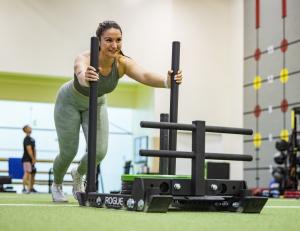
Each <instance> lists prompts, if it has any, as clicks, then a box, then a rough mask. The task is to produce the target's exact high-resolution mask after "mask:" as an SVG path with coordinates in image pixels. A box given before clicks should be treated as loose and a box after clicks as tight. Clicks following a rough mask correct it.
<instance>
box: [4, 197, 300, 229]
mask: <svg viewBox="0 0 300 231" xmlns="http://www.w3.org/2000/svg"><path fill="white" fill-rule="evenodd" d="M69 199H70V202H69V203H67V204H54V203H52V202H51V197H50V195H48V194H29V195H20V194H4V193H1V194H0V230H1V231H19V230H20V231H21V230H22V231H27V230H28V231H35V230H38V231H48V230H49V231H50V230H51V231H61V230H68V231H69V230H70V231H76V230H83V231H93V230H99V231H100V230H101V231H102V230H104V231H109V230H118V231H125V230H126V231H127V230H129V231H134V230H139V231H148V230H151V231H164V230H168V231H177V230H178V231H179V230H180V231H182V230H183V231H188V230H195V231H196V230H214V231H219V230H230V231H232V230H239V231H246V230H251V231H258V230H272V231H279V230H280V231H282V230H287V231H293V230H299V229H300V200H294V199H270V200H269V201H268V203H267V205H266V207H265V208H264V209H263V210H262V212H261V213H260V214H245V213H228V212H222V213H220V212H175V211H169V212H168V213H143V212H129V211H125V210H112V209H105V208H101V209H96V208H86V207H79V206H77V203H76V201H75V200H74V199H73V198H72V197H69Z"/></svg>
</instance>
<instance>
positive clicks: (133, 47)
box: [0, 0, 243, 179]
mask: <svg viewBox="0 0 300 231" xmlns="http://www.w3.org/2000/svg"><path fill="white" fill-rule="evenodd" d="M106 19H112V20H116V21H117V22H119V23H120V25H121V27H122V29H123V42H124V43H123V44H124V46H123V47H124V49H123V51H124V53H125V54H126V55H128V56H130V57H131V58H133V59H135V60H136V61H137V62H138V63H139V64H140V65H142V66H144V67H145V68H147V69H149V70H151V71H155V72H158V73H162V74H166V73H167V70H168V69H169V68H170V66H171V43H172V41H173V40H179V41H180V42H181V62H180V63H181V64H180V66H181V69H182V70H183V73H184V83H183V84H182V86H180V90H179V92H180V96H179V97H180V98H179V105H180V106H179V121H180V122H184V123H185V122H187V123H190V122H191V121H192V120H205V121H207V124H208V125H219V126H235V127H240V126H242V112H243V109H242V102H243V100H242V72H243V35H242V34H243V33H242V32H243V23H242V22H243V1H240V0H226V1H224V0H214V1H211V0H185V1H182V0H164V1H161V0H151V1H148V0H123V1H119V0H110V1H104V0H90V1H88V3H85V2H84V1H74V0H53V1H39V0H26V1H24V0H15V1H10V0H2V1H1V7H0V28H1V36H0V50H1V52H0V60H1V62H0V71H1V72H5V73H7V72H8V73H11V72H12V73H22V74H29V75H31V74H33V75H46V76H50V77H51V76H54V77H55V76H56V77H57V76H62V77H65V78H66V79H70V78H72V76H73V60H74V57H75V56H76V54H78V53H79V52H81V51H83V50H86V49H89V41H90V37H91V36H93V35H94V33H95V29H96V27H97V24H98V23H99V22H100V21H103V20H106ZM3 78H6V76H4V77H3ZM3 82H4V81H3ZM124 82H125V83H126V84H127V83H128V85H127V86H129V85H130V84H133V85H134V86H140V85H135V84H136V83H133V82H132V81H130V80H128V79H126V77H125V78H124V80H122V82H121V83H124ZM2 86H3V87H5V85H2ZM45 87H46V86H45ZM125 87H126V86H125ZM13 92H14V93H15V94H19V92H18V91H13ZM53 92H54V91H53ZM129 92H133V93H132V95H131V96H130V97H126V94H127V93H126V88H124V92H121V93H120V94H118V95H117V96H116V98H115V101H114V102H115V104H113V105H114V106H122V103H120V102H122V101H123V97H124V95H125V98H126V99H127V102H134V103H132V104H133V105H135V106H136V108H138V109H141V110H137V113H136V118H137V120H141V119H155V120H158V118H159V114H160V113H162V112H164V113H165V112H168V108H169V91H168V90H166V89H154V90H153V89H149V88H144V87H137V88H135V87H133V88H132V89H131V90H130V91H129ZM122 94H123V97H122ZM54 97H55V96H53V98H54ZM19 98H21V96H20V97H19ZM37 98H39V96H38V95H37ZM110 102H112V101H110V99H109V103H110ZM128 105H130V104H126V105H125V106H128ZM123 106H124V105H123ZM136 124H137V127H136V128H135V129H134V130H135V131H137V132H138V133H139V134H141V135H142V134H143V133H148V134H150V135H152V136H154V137H157V133H155V132H153V131H151V129H150V130H149V131H143V130H145V129H143V130H139V128H138V121H137V123H136ZM179 136H180V135H179ZM183 136H184V135H183ZM208 136H210V135H209V134H208ZM209 140H214V141H215V140H219V141H218V147H220V149H221V150H222V151H223V152H225V153H242V145H243V143H242V138H240V137H238V136H227V135H224V136H223V135H220V136H218V137H217V138H216V139H215V138H212V139H210V138H208V141H209ZM178 146H179V147H182V148H183V147H185V144H184V143H183V144H182V145H181V144H180V143H179V144H178ZM209 146H212V145H210V144H208V145H207V147H209ZM182 166H183V168H184V169H180V171H188V167H186V165H182ZM231 170H232V174H231V176H232V177H233V178H236V179H241V178H242V177H243V164H242V163H240V162H234V163H232V165H231Z"/></svg>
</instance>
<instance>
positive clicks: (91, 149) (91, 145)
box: [86, 37, 99, 193]
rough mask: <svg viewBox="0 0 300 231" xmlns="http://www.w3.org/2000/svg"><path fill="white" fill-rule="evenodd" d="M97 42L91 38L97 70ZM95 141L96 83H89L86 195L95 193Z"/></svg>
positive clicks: (93, 58) (93, 64) (92, 56)
mask: <svg viewBox="0 0 300 231" xmlns="http://www.w3.org/2000/svg"><path fill="white" fill-rule="evenodd" d="M98 59H99V40H98V38H97V37H92V38H91V56H90V65H91V66H92V67H94V68H95V69H96V70H98V66H99V64H98ZM96 141H97V82H94V81H91V82H90V99H89V128H88V169H87V185H86V193H89V192H96V190H97V189H96V188H97V187H96Z"/></svg>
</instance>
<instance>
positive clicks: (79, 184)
mask: <svg viewBox="0 0 300 231" xmlns="http://www.w3.org/2000/svg"><path fill="white" fill-rule="evenodd" d="M71 176H72V179H73V189H72V192H73V196H74V198H75V199H76V200H77V196H76V193H77V192H84V191H85V189H84V185H83V177H82V176H81V175H80V174H79V173H78V171H77V168H73V169H72V170H71Z"/></svg>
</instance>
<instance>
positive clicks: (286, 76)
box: [280, 68, 289, 83]
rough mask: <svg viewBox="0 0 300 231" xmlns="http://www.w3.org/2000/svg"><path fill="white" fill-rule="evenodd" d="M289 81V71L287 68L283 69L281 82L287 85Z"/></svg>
mask: <svg viewBox="0 0 300 231" xmlns="http://www.w3.org/2000/svg"><path fill="white" fill-rule="evenodd" d="M288 80H289V70H288V69H287V68H283V69H281V71H280V82H281V83H286V82H287V81H288Z"/></svg>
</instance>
